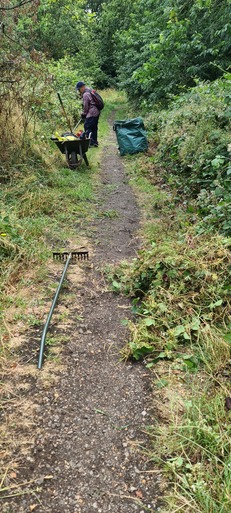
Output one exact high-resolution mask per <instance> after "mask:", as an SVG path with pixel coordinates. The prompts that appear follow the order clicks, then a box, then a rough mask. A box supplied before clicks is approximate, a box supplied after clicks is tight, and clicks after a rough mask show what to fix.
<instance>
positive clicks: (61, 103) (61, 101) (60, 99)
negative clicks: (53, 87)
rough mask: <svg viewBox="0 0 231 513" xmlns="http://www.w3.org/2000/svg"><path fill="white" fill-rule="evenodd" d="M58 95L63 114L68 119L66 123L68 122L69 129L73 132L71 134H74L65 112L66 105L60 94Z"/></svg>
mask: <svg viewBox="0 0 231 513" xmlns="http://www.w3.org/2000/svg"><path fill="white" fill-rule="evenodd" d="M57 95H58V99H59V102H60V105H61V107H62V109H63V114H64V116H65V118H66V121H67V124H68V127H69V129H70V131H71V133H72V128H71V123H70V120H69V119H68V117H67V114H66V111H65V108H64V105H63V100H62V98H61V96H60V94H59V93H57Z"/></svg>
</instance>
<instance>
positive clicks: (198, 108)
mask: <svg viewBox="0 0 231 513" xmlns="http://www.w3.org/2000/svg"><path fill="white" fill-rule="evenodd" d="M230 81H231V74H226V75H225V76H224V78H223V79H219V80H217V81H215V82H214V83H212V84H211V83H210V84H205V83H199V84H198V85H197V87H195V88H194V89H192V90H191V91H190V92H189V93H187V94H185V95H181V96H180V97H177V98H176V99H174V100H173V102H172V104H171V108H169V109H168V110H166V111H164V110H162V111H160V112H158V113H152V114H151V115H150V116H149V119H148V123H149V127H150V129H152V130H153V131H154V132H155V139H156V140H157V142H158V148H157V151H156V154H155V158H154V162H155V165H157V167H159V168H163V166H164V168H165V170H164V171H163V173H164V177H165V180H166V181H167V182H168V183H169V184H171V186H173V187H175V188H176V190H177V197H178V200H179V198H180V200H181V201H184V199H186V202H187V205H188V209H189V211H193V210H194V211H195V212H197V213H198V214H199V216H200V217H201V219H202V220H203V221H202V223H201V225H200V227H199V230H200V231H204V230H214V229H215V230H218V231H221V232H223V233H225V234H226V235H229V234H230V233H231V216H230V214H231V205H230V197H231V195H230V192H231V181H230V177H231V164H230V152H231V146H230V142H231V126H230V112H231V107H230V100H231V94H230Z"/></svg>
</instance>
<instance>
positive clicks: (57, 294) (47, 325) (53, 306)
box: [38, 253, 72, 369]
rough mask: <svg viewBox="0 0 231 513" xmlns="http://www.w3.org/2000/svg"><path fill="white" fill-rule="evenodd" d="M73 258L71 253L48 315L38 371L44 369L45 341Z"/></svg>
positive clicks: (41, 344)
mask: <svg viewBox="0 0 231 513" xmlns="http://www.w3.org/2000/svg"><path fill="white" fill-rule="evenodd" d="M71 257H72V254H71V253H69V255H68V258H67V261H66V264H65V267H64V269H63V274H62V276H61V279H60V282H59V286H58V288H57V291H56V294H55V297H54V299H53V302H52V305H51V308H50V312H49V314H48V317H47V322H46V324H45V326H44V329H43V334H42V338H41V343H40V350H39V358H38V369H41V367H42V363H43V352H44V347H45V340H46V334H47V330H48V327H49V324H50V320H51V317H52V314H53V311H54V308H55V305H56V303H57V299H58V297H59V292H60V289H61V287H62V284H63V280H64V278H65V275H66V272H67V268H68V265H69V263H70V260H71Z"/></svg>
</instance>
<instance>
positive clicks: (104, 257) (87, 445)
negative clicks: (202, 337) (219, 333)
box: [3, 128, 160, 513]
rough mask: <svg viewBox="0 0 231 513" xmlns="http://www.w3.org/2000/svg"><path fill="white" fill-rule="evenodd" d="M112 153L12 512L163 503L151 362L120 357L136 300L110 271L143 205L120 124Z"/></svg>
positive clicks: (8, 510) (126, 509) (75, 511)
mask: <svg viewBox="0 0 231 513" xmlns="http://www.w3.org/2000/svg"><path fill="white" fill-rule="evenodd" d="M97 151H98V150H97V149H95V155H96V156H97ZM103 153H104V155H105V158H104V160H103V162H102V171H101V186H100V188H99V192H98V208H99V212H101V213H102V212H104V215H99V216H98V217H97V218H96V219H95V220H94V221H93V223H92V226H90V227H89V231H90V233H91V237H90V239H89V243H90V245H91V247H92V248H93V250H92V251H91V254H90V260H89V265H87V266H86V268H85V270H84V271H83V272H84V275H85V276H84V280H82V281H81V283H80V284H76V285H73V284H72V289H71V293H72V303H71V304H72V306H71V327H69V334H70V333H71V339H70V341H69V342H67V343H66V344H65V349H64V351H63V353H62V360H63V363H64V367H63V370H61V371H60V373H59V374H60V375H59V379H58V380H57V383H56V384H55V385H54V386H52V387H50V388H48V389H47V390H41V388H40V386H39V377H38V378H37V381H36V380H35V382H34V385H33V394H34V403H35V405H36V408H35V411H34V414H33V422H34V425H35V426H36V428H35V429H36V436H35V437H34V438H33V437H32V441H31V449H30V456H29V457H28V456H27V458H25V461H24V462H22V465H21V476H22V479H24V480H31V482H32V485H31V486H32V488H33V490H34V492H33V494H28V495H22V496H20V495H19V496H18V497H15V498H13V499H6V500H5V501H3V503H4V504H3V507H4V509H3V511H4V513H27V512H28V513H30V512H32V511H35V513H44V512H45V513H94V512H96V513H109V512H112V513H135V512H137V513H144V512H146V511H150V512H154V511H158V509H159V507H158V506H159V504H160V503H159V496H160V486H159V485H160V477H159V476H158V474H156V473H155V472H153V466H152V464H151V463H150V462H149V459H148V454H147V450H148V447H149V443H150V441H149V438H148V436H147V435H146V433H145V426H147V425H149V424H151V423H153V416H154V413H155V412H153V411H152V384H151V376H150V374H149V371H148V370H147V369H146V368H145V367H144V366H143V365H142V364H140V363H136V364H133V363H131V362H124V361H121V359H120V349H121V348H122V347H123V345H124V342H125V341H126V337H127V336H128V333H127V328H126V326H124V325H123V324H122V320H123V319H124V318H127V317H129V316H131V313H130V308H129V305H130V303H129V300H128V299H126V298H124V297H121V296H119V295H116V294H114V293H112V292H110V291H108V286H107V284H106V283H105V280H104V276H103V272H102V271H103V269H105V267H106V266H107V265H110V264H113V263H117V262H120V261H121V260H124V259H130V258H133V257H134V256H135V255H136V251H137V249H138V245H139V240H138V229H139V220H140V215H139V209H138V206H137V204H136V200H135V197H134V195H133V192H132V190H131V188H130V186H129V180H128V179H127V176H126V173H125V170H124V166H123V160H122V159H121V157H120V156H119V154H118V150H117V145H116V140H115V135H114V133H113V131H112V128H111V132H110V136H109V137H108V145H107V147H106V148H105V149H104V151H103ZM92 158H94V154H93V151H92ZM68 279H69V280H71V278H70V277H69V278H68ZM73 297H74V298H75V299H73ZM45 366H46V363H45V365H44V367H45ZM40 372H43V369H42V370H41V371H40ZM30 393H31V392H30ZM145 449H146V450H145ZM35 484H36V486H37V488H35V486H34V485H35Z"/></svg>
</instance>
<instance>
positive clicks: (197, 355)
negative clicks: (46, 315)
mask: <svg viewBox="0 0 231 513" xmlns="http://www.w3.org/2000/svg"><path fill="white" fill-rule="evenodd" d="M125 161H126V165H127V172H128V174H129V177H130V183H131V184H133V187H134V190H135V192H136V194H137V198H138V201H139V204H140V207H141V209H142V211H143V225H142V231H141V232H142V233H141V236H142V239H143V248H142V250H141V251H140V252H139V253H138V256H137V258H135V259H134V260H133V261H132V262H131V263H130V264H127V263H126V262H123V263H122V265H120V266H119V267H117V268H114V269H111V271H110V273H109V274H110V280H111V283H112V287H113V289H114V290H115V291H119V292H122V293H125V294H128V295H130V297H131V298H132V303H133V312H134V314H135V315H136V321H135V322H131V321H129V322H128V325H129V328H130V340H129V341H128V343H127V344H126V346H125V347H124V349H123V352H122V357H123V358H132V359H133V360H139V359H143V361H144V363H145V365H146V366H147V368H149V369H150V372H151V373H152V374H153V387H154V399H153V401H154V408H155V412H156V417H158V421H155V422H154V424H153V425H152V426H149V427H148V428H147V429H148V432H149V434H150V437H151V439H152V441H153V452H151V453H150V459H151V460H152V461H153V462H155V463H156V464H157V465H159V467H160V469H161V470H162V472H164V474H165V476H166V478H167V481H168V483H170V484H171V486H170V487H168V488H167V489H166V493H165V500H164V506H163V509H162V511H163V512H164V513H167V512H168V513H175V512H178V511H184V512H186V513H192V512H197V513H228V512H229V510H230V498H231V496H230V482H231V481H230V477H231V464H230V449H231V447H230V415H231V413H230V408H231V399H230V395H231V392H230V381H229V376H230V364H231V360H230V342H231V338H230V327H231V326H230V318H229V313H230V300H229V293H230V240H229V239H228V238H226V237H224V236H221V235H219V234H218V233H215V232H214V233H213V234H211V233H209V234H208V233H203V234H200V235H199V234H198V231H197V218H196V215H195V214H191V213H190V212H189V209H187V208H185V206H184V203H183V201H181V202H180V201H177V202H176V201H175V191H174V189H171V190H170V189H169V188H168V186H167V184H166V183H165V180H164V178H163V176H164V172H163V174H162V173H161V171H160V170H159V171H158V173H156V172H155V169H154V167H153V163H152V162H153V159H152V158H151V159H150V157H149V156H148V155H139V156H136V157H133V158H131V157H127V158H126V159H125Z"/></svg>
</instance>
